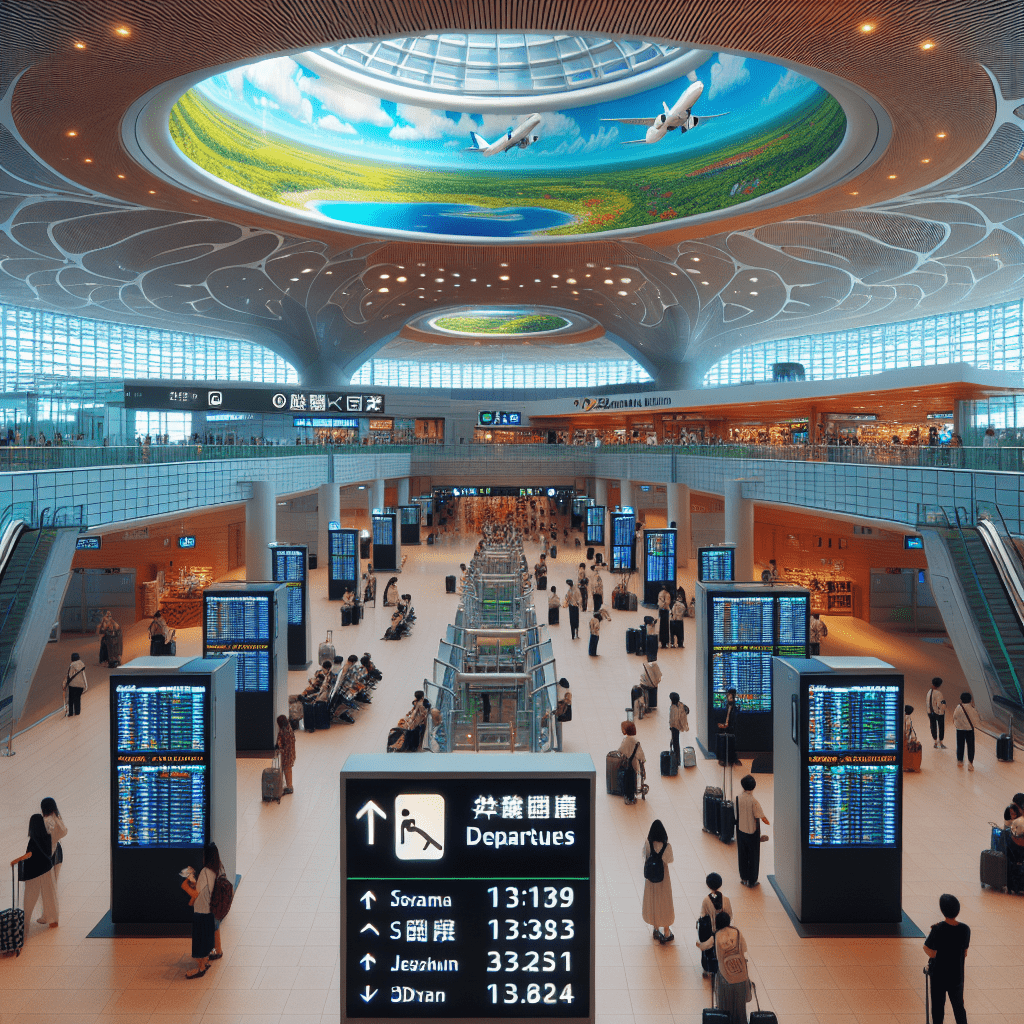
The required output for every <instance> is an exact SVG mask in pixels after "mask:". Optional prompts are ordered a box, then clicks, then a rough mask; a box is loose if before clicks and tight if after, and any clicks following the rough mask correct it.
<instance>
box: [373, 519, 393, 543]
mask: <svg viewBox="0 0 1024 1024" xmlns="http://www.w3.org/2000/svg"><path fill="white" fill-rule="evenodd" d="M373 543H374V546H378V545H379V546H381V547H390V546H391V545H392V544H394V543H395V521H394V519H393V518H392V517H391V516H374V517H373Z"/></svg>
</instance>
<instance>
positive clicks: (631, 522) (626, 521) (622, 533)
mask: <svg viewBox="0 0 1024 1024" xmlns="http://www.w3.org/2000/svg"><path fill="white" fill-rule="evenodd" d="M635 536H636V519H635V517H634V516H631V515H613V516H612V543H613V544H616V545H619V544H632V543H633V540H634V538H635Z"/></svg>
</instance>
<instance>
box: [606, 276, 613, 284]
mask: <svg viewBox="0 0 1024 1024" xmlns="http://www.w3.org/2000/svg"><path fill="white" fill-rule="evenodd" d="M604 283H605V284H615V282H614V281H613V280H612V279H611V278H610V277H606V278H605V279H604Z"/></svg>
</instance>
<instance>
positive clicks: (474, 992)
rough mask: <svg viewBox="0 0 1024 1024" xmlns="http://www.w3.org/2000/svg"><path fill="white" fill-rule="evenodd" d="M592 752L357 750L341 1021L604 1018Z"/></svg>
mask: <svg viewBox="0 0 1024 1024" xmlns="http://www.w3.org/2000/svg"><path fill="white" fill-rule="evenodd" d="M594 800H595V772H594V766H593V762H592V761H591V760H590V758H589V757H588V756H587V755H583V754H515V755H494V754H448V755H431V754H411V755H406V756H404V757H401V758H399V757H394V756H389V755H353V756H351V757H349V759H348V760H347V761H346V763H345V767H344V768H343V770H342V773H341V938H342V957H341V963H342V981H341V1020H342V1021H343V1022H345V1021H350V1020H353V1021H358V1020H374V1021H388V1020H394V1021H399V1020H401V1021H409V1020H419V1019H430V1020H439V1019H446V1020H459V1019H473V1020H478V1021H488V1020H501V1021H506V1022H507V1021H526V1020H529V1019H535V1018H554V1019H559V1020H570V1021H587V1022H591V1021H593V1020H594V1009H595V1008H594V927H593V925H594V906H595V904H594Z"/></svg>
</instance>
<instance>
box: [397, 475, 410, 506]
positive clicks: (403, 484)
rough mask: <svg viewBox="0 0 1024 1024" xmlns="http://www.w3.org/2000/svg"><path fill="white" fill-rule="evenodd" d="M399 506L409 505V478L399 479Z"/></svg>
mask: <svg viewBox="0 0 1024 1024" xmlns="http://www.w3.org/2000/svg"><path fill="white" fill-rule="evenodd" d="M398 504H399V505H408V504H409V478H408V477H407V476H403V477H399V479H398Z"/></svg>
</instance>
